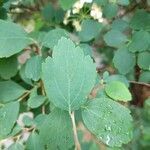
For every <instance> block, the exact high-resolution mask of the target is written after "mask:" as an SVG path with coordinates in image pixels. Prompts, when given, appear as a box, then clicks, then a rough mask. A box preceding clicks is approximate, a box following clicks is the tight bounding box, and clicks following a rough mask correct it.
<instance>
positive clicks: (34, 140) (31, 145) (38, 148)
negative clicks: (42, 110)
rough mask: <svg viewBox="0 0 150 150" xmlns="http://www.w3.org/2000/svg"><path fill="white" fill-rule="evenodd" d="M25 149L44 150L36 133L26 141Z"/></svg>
mask: <svg viewBox="0 0 150 150" xmlns="http://www.w3.org/2000/svg"><path fill="white" fill-rule="evenodd" d="M26 149H28V150H44V146H43V145H42V143H41V140H40V137H39V135H38V134H37V133H36V132H33V133H31V135H30V136H29V138H28V140H27V144H26Z"/></svg>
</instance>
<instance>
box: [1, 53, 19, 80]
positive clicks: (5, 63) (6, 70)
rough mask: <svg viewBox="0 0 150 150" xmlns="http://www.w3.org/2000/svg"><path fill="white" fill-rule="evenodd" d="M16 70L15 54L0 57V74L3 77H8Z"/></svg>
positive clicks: (14, 73) (13, 74)
mask: <svg viewBox="0 0 150 150" xmlns="http://www.w3.org/2000/svg"><path fill="white" fill-rule="evenodd" d="M17 71H18V61H17V57H16V56H12V57H9V58H1V59H0V76H1V77H2V78H3V79H10V78H11V77H13V76H15V75H16V73H17Z"/></svg>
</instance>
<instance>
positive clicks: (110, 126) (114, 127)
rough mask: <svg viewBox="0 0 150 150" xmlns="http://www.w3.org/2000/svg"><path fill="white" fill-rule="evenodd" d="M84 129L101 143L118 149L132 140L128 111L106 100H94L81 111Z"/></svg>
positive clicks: (130, 119) (130, 120)
mask: <svg viewBox="0 0 150 150" xmlns="http://www.w3.org/2000/svg"><path fill="white" fill-rule="evenodd" d="M82 118H83V121H84V124H85V125H86V127H87V128H88V129H89V130H90V131H91V132H92V133H93V134H94V135H95V136H96V137H97V138H98V139H99V140H101V141H102V142H104V143H105V144H107V145H108V146H111V147H115V146H116V147H120V146H121V145H122V144H126V143H128V142H129V141H130V140H131V139H132V117H131V115H130V111H129V109H127V108H125V107H124V106H122V105H121V104H119V103H117V102H115V101H112V100H110V99H108V98H100V99H94V100H92V101H90V102H89V103H88V104H87V106H85V108H84V109H83V110H82Z"/></svg>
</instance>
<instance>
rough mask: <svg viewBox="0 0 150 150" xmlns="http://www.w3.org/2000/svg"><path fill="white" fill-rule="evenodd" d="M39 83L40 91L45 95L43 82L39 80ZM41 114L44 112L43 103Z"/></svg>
mask: <svg viewBox="0 0 150 150" xmlns="http://www.w3.org/2000/svg"><path fill="white" fill-rule="evenodd" d="M40 85H41V93H42V95H44V96H45V95H46V92H45V89H44V84H43V81H42V80H40ZM42 114H45V105H43V106H42Z"/></svg>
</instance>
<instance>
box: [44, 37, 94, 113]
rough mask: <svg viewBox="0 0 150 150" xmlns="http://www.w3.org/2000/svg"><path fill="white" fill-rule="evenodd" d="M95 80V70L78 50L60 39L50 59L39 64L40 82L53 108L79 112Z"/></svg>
mask: <svg viewBox="0 0 150 150" xmlns="http://www.w3.org/2000/svg"><path fill="white" fill-rule="evenodd" d="M95 79H96V67H95V65H94V64H93V60H92V59H91V57H90V56H84V53H83V50H82V49H80V47H75V44H74V43H73V42H72V41H71V40H70V39H66V38H61V40H59V42H58V45H56V46H55V47H54V52H53V58H50V57H49V58H48V59H46V61H45V63H43V81H44V86H45V90H46V93H47V96H48V98H49V100H50V101H52V102H53V103H54V105H55V106H56V107H59V108H61V109H64V110H68V111H71V110H76V109H79V108H80V106H81V105H82V104H84V103H85V102H86V97H87V96H88V94H89V93H90V91H91V90H92V88H93V86H94V83H95Z"/></svg>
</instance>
